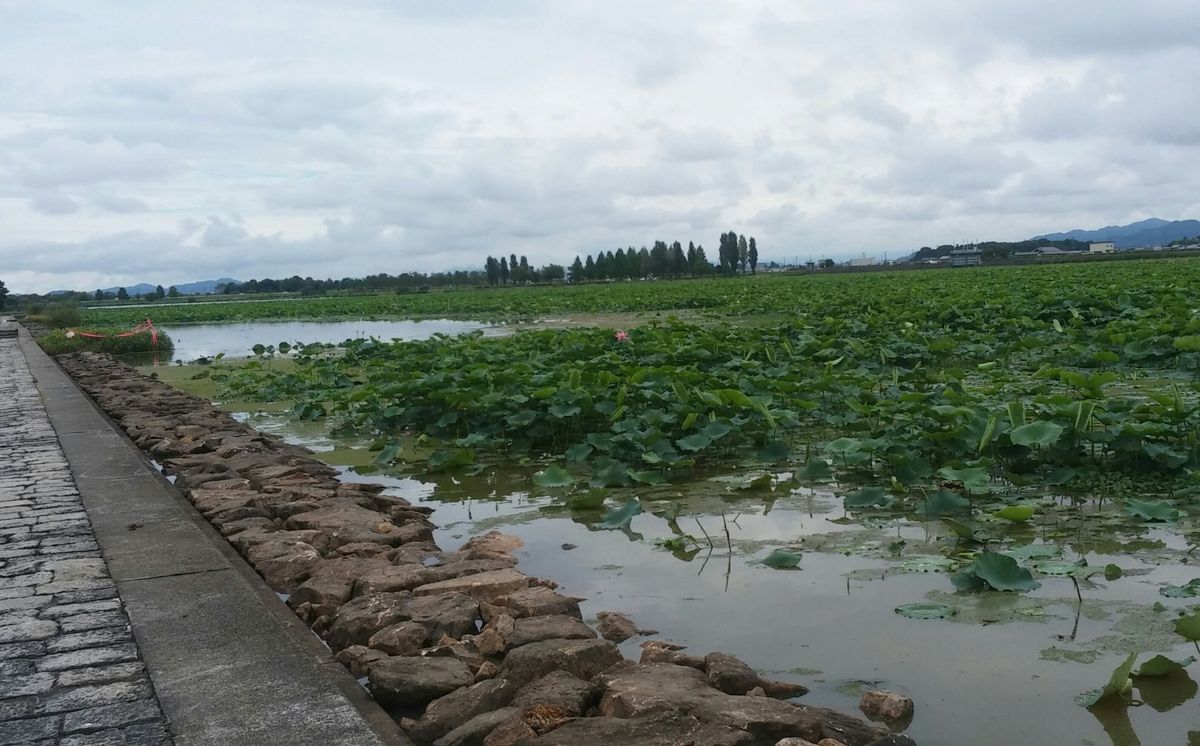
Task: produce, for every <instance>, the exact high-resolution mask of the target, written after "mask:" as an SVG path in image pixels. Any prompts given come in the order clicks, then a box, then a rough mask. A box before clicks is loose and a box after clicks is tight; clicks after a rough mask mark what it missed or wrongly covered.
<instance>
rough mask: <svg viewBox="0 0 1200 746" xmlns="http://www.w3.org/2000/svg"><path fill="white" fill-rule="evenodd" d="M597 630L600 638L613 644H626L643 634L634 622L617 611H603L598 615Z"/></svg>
mask: <svg viewBox="0 0 1200 746" xmlns="http://www.w3.org/2000/svg"><path fill="white" fill-rule="evenodd" d="M596 621H597V624H596V629H598V630H600V636H601V637H603V638H604V639H605V640H612V641H613V642H625V641H626V640H628V639H629V638H630V637H634V636H636V635H638V634H640V633H641V631H640V630H639V629H638V627H637V625H636V624H634V623H633V620H632V619H630V618H629V617H627V616H625V615H624V614H621V613H618V612H616V611H601V612H598V613H597V614H596Z"/></svg>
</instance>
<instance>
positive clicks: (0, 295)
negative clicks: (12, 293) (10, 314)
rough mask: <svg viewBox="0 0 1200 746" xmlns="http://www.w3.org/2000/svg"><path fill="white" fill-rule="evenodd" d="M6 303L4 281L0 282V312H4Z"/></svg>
mask: <svg viewBox="0 0 1200 746" xmlns="http://www.w3.org/2000/svg"><path fill="white" fill-rule="evenodd" d="M6 303H8V288H6V287H4V280H0V311H2V310H4V306H5V304H6Z"/></svg>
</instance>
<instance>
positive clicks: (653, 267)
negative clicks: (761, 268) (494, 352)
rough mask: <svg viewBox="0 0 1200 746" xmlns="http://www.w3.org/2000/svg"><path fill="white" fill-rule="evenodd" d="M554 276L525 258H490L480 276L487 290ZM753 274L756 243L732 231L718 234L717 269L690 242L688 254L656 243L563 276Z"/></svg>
mask: <svg viewBox="0 0 1200 746" xmlns="http://www.w3.org/2000/svg"><path fill="white" fill-rule="evenodd" d="M548 267H552V268H553V269H554V272H553V274H552V275H551V276H547V274H546V272H545V269H546V268H543V270H542V271H541V272H540V274H539V271H536V270H532V271H531V270H530V268H529V262H528V261H526V259H525V257H521V258H520V259H519V260H518V258H517V257H516V255H515V254H514V255H512V256H508V257H503V256H502V257H500V258H499V259H496V258H495V257H492V256H489V257H488V258H487V261H486V262H484V273H485V275H486V276H487V282H488V284H489V285H510V284H511V285H522V284H528V283H530V282H545V281H547V280H560V279H563V277H564V275H563V273H562V267H559V266H558V265H554V264H551V265H548ZM747 268H748V269H749V270H750V273H751V274H754V273H755V272H757V270H758V242H757V241H755V240H754V238H753V237H751V238H750V239H747V238H746V237H745V236H740V235H738V234H737V233H736V232H734V231H729V232H728V233H722V234H721V240H720V248H719V250H718V260H717V264H716V265H713V264H712V263H711V262H710V261H709V260H708V254H707V252H705V250H704V246H702V245H701V246H697V245H696V244H695V243H693V242H691V241H689V242H688V246H687V250H686V251H685V250H684V248H683V244H681V243H680V242H679V241H675V242H673V243H671V244H668V243H667V242H666V241H655V242H654V246H652V247H650V248H646V247H645V246H643V247H641V248H640V249H636V248H634V247H633V246H630V247H628V248H624V249H617V250H616V251H600V252H597V253H596V255H595V256H592V255H591V254H589V255H587V259H586V260H585V259H583V258H582V257H579V256H576V257H575V261H574V262H573V263H572V264H571V266H570V267H569V268H568V269H567V271H566V278H567V279H569V280H570V281H571V282H573V283H579V282H592V281H597V280H640V279H646V278H650V277H654V278H658V279H667V278H674V279H678V278H680V277H684V276H687V277H703V276H705V275H711V274H718V273H719V274H727V275H733V274H739V273H740V274H746V270H747Z"/></svg>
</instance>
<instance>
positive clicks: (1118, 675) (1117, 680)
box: [1075, 653, 1137, 707]
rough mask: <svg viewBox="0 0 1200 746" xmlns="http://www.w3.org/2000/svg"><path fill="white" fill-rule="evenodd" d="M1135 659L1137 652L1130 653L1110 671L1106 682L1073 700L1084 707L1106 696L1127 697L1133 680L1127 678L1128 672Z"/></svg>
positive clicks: (1131, 688) (1131, 668)
mask: <svg viewBox="0 0 1200 746" xmlns="http://www.w3.org/2000/svg"><path fill="white" fill-rule="evenodd" d="M1135 660H1137V653H1130V654H1129V657H1128V658H1126V659H1125V661H1124V662H1123V663H1122V664H1121V665H1119V666H1117V668H1116V670H1115V671H1113V672H1112V676H1111V677H1109V679H1108V683H1107V684H1105V685H1104V686H1102V687H1100V688H1099V689H1091V690H1088V691H1086V692H1084V693H1083V694H1080V695H1079V696H1078V697H1076V698H1075V701H1076V702H1078V703H1079V704H1081V705H1083V706H1084V707H1092V706H1093V705H1095V704H1096V703H1098V702H1099V701H1100V700H1102V699H1107V698H1108V697H1122V698H1128V696H1129V693H1130V692H1131V691H1133V680H1132V679H1130V678H1129V674H1130V671H1132V670H1133V662H1134V661H1135Z"/></svg>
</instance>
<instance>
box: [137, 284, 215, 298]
mask: <svg viewBox="0 0 1200 746" xmlns="http://www.w3.org/2000/svg"><path fill="white" fill-rule="evenodd" d="M221 289H222V290H224V288H221ZM154 295H155V296H156V297H158V298H166V297H167V291H166V289H165V288H163V286H162V285H159V286H158V287H156V288H154Z"/></svg>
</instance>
